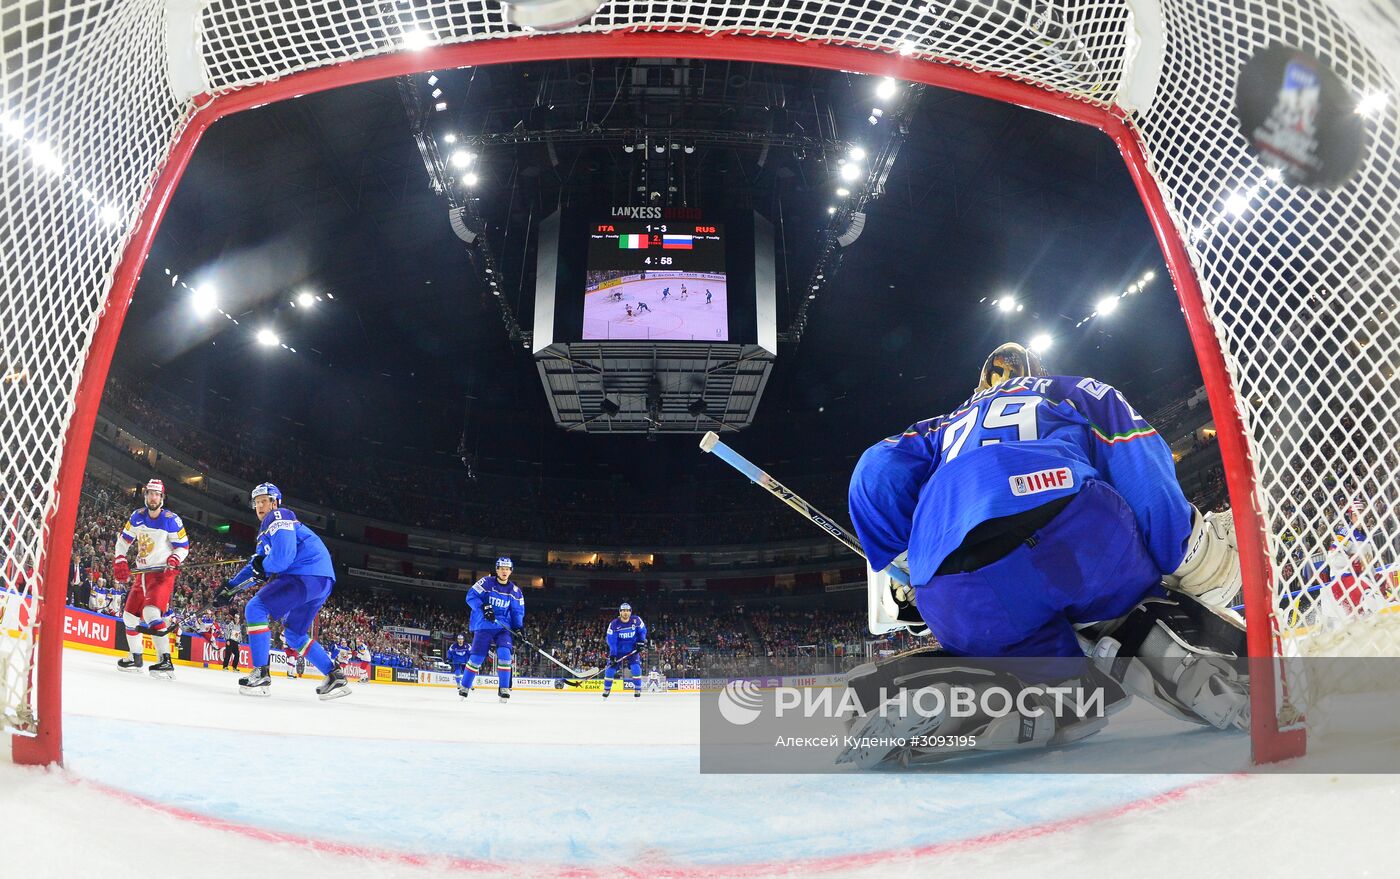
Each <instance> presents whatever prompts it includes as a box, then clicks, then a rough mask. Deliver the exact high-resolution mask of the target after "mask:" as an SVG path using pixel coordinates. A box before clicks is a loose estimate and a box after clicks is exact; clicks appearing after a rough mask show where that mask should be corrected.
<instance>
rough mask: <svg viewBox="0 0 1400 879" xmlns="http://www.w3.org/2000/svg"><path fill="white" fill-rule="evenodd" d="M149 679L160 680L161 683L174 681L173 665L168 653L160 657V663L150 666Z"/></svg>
mask: <svg viewBox="0 0 1400 879" xmlns="http://www.w3.org/2000/svg"><path fill="white" fill-rule="evenodd" d="M151 677H153V678H160V679H161V680H163V681H173V680H175V663H173V662H171V661H170V654H169V653H166V654H164V655H163V656H161V658H160V662H157V663H156V664H155V665H153V666H151Z"/></svg>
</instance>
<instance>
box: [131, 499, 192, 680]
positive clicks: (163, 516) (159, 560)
mask: <svg viewBox="0 0 1400 879" xmlns="http://www.w3.org/2000/svg"><path fill="white" fill-rule="evenodd" d="M143 495H144V500H145V506H143V507H138V508H137V509H136V510H135V511H134V512H132V514H131V516H130V517H128V518H127V521H126V524H125V525H124V526H122V530H121V533H119V534H118V535H117V545H116V553H115V558H114V559H113V562H112V578H113V579H114V580H116V581H117V582H118V583H123V584H125V583H128V582H129V583H130V584H131V591H130V592H128V593H127V596H126V603H125V606H124V607H123V609H122V621H123V622H124V623H125V624H126V642H127V646H128V649H129V650H130V651H131V656H130V658H127V659H119V660H117V666H118V667H120V668H121V669H122V670H123V671H133V672H136V671H140V670H141V665H142V661H143V659H142V653H143V650H142V639H141V631H140V629H138V626H144V628H145V630H146V631H147V632H149V633H150V635H151V645H152V646H153V647H154V648H155V651H156V656H157V657H158V660H157V662H156V663H155V665H152V666H151V675H152V676H153V677H158V678H167V679H168V678H173V677H174V676H175V664H174V663H173V662H171V659H170V637H169V627H168V626H167V623H166V620H165V613H166V611H167V610H168V609H169V607H170V595H171V592H172V591H173V590H174V589H175V575H176V573H178V572H179V570H180V566H181V565H182V564H184V562H185V557H186V556H188V555H189V553H190V538H189V535H187V534H186V533H185V524H184V523H183V522H181V521H180V517H179V516H177V515H175V514H174V513H172V512H170V511H169V510H167V509H165V508H164V507H165V483H163V482H161V481H160V480H159V479H152V480H151V481H150V482H147V483H146V487H145V490H144V491H143ZM133 546H135V548H136V571H135V577H134V578H133V576H132V574H133V572H132V570H131V563H130V561H129V560H128V559H127V552H128V551H130V550H131V548H132V547H133Z"/></svg>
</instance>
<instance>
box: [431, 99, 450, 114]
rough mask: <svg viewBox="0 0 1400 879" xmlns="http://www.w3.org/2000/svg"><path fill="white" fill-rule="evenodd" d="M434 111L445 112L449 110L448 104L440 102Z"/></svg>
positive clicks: (435, 105)
mask: <svg viewBox="0 0 1400 879" xmlns="http://www.w3.org/2000/svg"><path fill="white" fill-rule="evenodd" d="M433 109H434V110H436V111H438V112H439V113H441V112H442V111H443V110H446V109H447V102H446V101H438V102H437V103H436V104H433Z"/></svg>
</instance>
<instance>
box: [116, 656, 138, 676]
mask: <svg viewBox="0 0 1400 879" xmlns="http://www.w3.org/2000/svg"><path fill="white" fill-rule="evenodd" d="M143 663H144V660H142V658H141V657H139V656H128V657H126V658H125V659H118V660H117V668H119V669H121V670H122V671H127V672H134V673H137V674H139V673H140V672H141V666H142V664H143Z"/></svg>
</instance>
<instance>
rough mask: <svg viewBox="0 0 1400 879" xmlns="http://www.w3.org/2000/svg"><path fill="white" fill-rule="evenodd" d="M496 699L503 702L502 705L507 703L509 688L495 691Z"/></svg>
mask: <svg viewBox="0 0 1400 879" xmlns="http://www.w3.org/2000/svg"><path fill="white" fill-rule="evenodd" d="M496 697H497V698H499V699H500V700H501V702H503V703H504V702H509V701H510V688H509V687H501V688H500V689H499V690H497V691H496Z"/></svg>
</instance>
